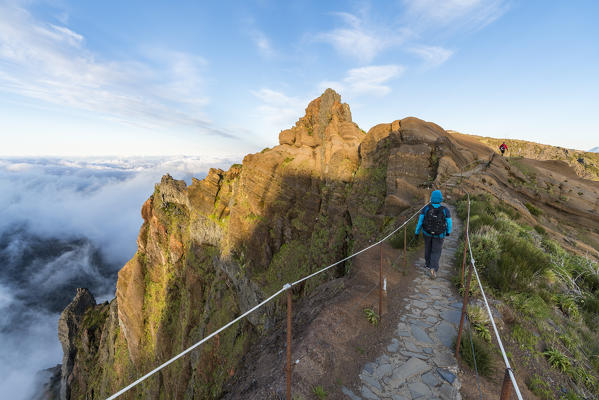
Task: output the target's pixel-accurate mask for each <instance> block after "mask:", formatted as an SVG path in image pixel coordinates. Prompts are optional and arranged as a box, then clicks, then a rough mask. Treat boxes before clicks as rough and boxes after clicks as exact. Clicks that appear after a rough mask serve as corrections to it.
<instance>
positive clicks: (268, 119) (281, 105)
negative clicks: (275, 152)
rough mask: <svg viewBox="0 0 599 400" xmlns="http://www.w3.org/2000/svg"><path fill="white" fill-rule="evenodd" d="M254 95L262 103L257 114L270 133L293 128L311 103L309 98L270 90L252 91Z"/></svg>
mask: <svg viewBox="0 0 599 400" xmlns="http://www.w3.org/2000/svg"><path fill="white" fill-rule="evenodd" d="M252 94H253V95H254V96H256V98H257V99H259V100H260V101H261V104H260V105H259V106H258V107H257V112H258V114H259V115H260V117H261V119H262V121H263V126H264V128H265V129H267V130H268V131H269V132H273V131H275V132H276V131H278V130H281V129H286V128H289V127H290V126H292V125H293V123H294V122H295V121H297V120H298V118H299V117H300V116H302V115H303V111H304V109H305V107H306V106H307V105H308V101H309V99H308V98H305V99H302V98H299V97H290V96H287V95H286V94H285V93H283V92H280V91H276V90H272V89H268V88H262V89H260V90H256V91H252Z"/></svg>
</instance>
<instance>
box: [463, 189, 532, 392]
mask: <svg viewBox="0 0 599 400" xmlns="http://www.w3.org/2000/svg"><path fill="white" fill-rule="evenodd" d="M468 204H470V194H469V193H468ZM469 217H470V208H468V218H469ZM466 229H468V227H467V228H466ZM466 238H467V239H468V251H469V252H470V262H471V263H472V268H473V269H474V274H475V275H476V281H477V282H478V287H479V288H480V292H481V294H482V295H483V300H484V301H485V307H486V308H487V313H488V314H489V318H490V320H491V325H493V331H495V337H496V338H497V343H499V348H500V349H501V354H502V356H503V361H504V362H505V366H506V368H507V370H508V373H509V374H510V379H511V380H512V385H513V387H514V390H515V391H516V395H517V396H518V399H519V400H522V394H521V393H520V389H519V388H518V383H517V382H516V377H515V376H514V373H513V372H512V367H511V366H510V361H509V360H508V358H507V354H505V349H504V348H503V343H502V342H501V338H500V337H499V331H498V330H497V325H495V320H494V319H493V314H492V313H491V307H489V302H488V301H487V296H486V295H485V290H484V289H483V285H482V284H481V283H480V278H479V277H478V271H477V270H476V264H475V263H474V256H473V255H472V246H471V245H470V235H468V234H467V235H466Z"/></svg>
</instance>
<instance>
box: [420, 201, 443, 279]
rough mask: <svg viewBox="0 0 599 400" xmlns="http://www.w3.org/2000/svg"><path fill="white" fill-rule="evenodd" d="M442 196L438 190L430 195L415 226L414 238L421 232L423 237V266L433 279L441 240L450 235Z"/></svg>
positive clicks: (436, 268) (441, 245)
mask: <svg viewBox="0 0 599 400" xmlns="http://www.w3.org/2000/svg"><path fill="white" fill-rule="evenodd" d="M442 201H443V195H442V194H441V191H440V190H435V191H434V192H433V193H431V202H430V203H429V204H427V205H426V207H424V208H423V209H422V211H421V212H420V217H419V218H418V225H417V226H416V232H415V233H416V238H418V234H419V233H420V231H421V230H422V234H423V236H424V266H425V267H426V268H429V269H430V274H431V277H433V278H435V277H436V275H437V271H438V270H439V259H440V258H441V250H442V249H443V238H445V236H449V234H450V233H451V214H450V213H449V210H448V209H447V207H445V206H442V205H441V202H442Z"/></svg>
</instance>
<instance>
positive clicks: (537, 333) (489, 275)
mask: <svg viewBox="0 0 599 400" xmlns="http://www.w3.org/2000/svg"><path fill="white" fill-rule="evenodd" d="M526 207H527V209H528V210H529V211H530V213H531V214H532V215H533V216H535V218H536V219H537V220H538V221H539V224H537V225H535V226H534V227H532V226H529V225H527V224H526V223H525V221H524V220H523V218H522V217H521V216H520V215H519V213H518V211H517V210H515V209H513V208H511V207H510V206H508V205H507V204H504V203H502V202H500V201H499V200H496V199H494V198H491V197H490V196H484V195H480V196H476V197H474V198H472V202H471V217H470V221H471V223H470V240H471V243H472V252H473V255H474V259H475V260H476V263H477V264H476V265H477V268H478V270H479V273H480V276H481V278H482V280H483V285H484V286H485V291H486V292H488V294H490V295H492V297H494V298H495V299H496V300H498V304H499V305H501V307H503V308H502V310H507V311H506V313H509V314H513V316H512V317H511V318H507V317H505V316H504V321H505V322H506V324H507V325H508V328H509V329H508V330H507V332H509V334H508V335H507V338H506V341H507V343H508V350H511V351H513V352H514V354H515V355H514V357H515V362H514V364H515V365H514V367H515V368H518V367H522V368H525V369H529V370H530V371H532V372H531V375H530V376H528V378H527V385H528V387H529V388H530V390H531V391H532V392H533V393H535V394H536V395H538V396H539V397H541V398H560V396H565V397H563V398H577V397H572V396H580V397H579V398H585V397H586V398H589V397H592V396H597V395H599V386H598V385H597V376H598V375H599V265H598V263H597V262H596V261H595V260H594V259H592V258H591V257H590V256H585V255H580V254H573V253H571V252H568V251H566V250H565V249H564V248H563V247H562V246H561V245H560V244H559V243H558V242H556V241H554V240H552V239H551V238H550V236H549V235H548V234H547V232H546V230H545V228H544V227H543V226H542V225H541V224H542V221H543V218H544V217H543V214H542V212H541V211H540V210H539V209H538V208H537V207H535V206H534V205H533V204H530V203H527V204H526ZM457 209H458V213H459V215H460V217H461V218H463V219H465V218H466V213H467V201H466V199H462V200H460V201H458V205H457ZM462 246H463V243H462ZM462 249H463V247H462ZM459 253H460V250H459V249H458V254H459ZM461 261H462V260H461V259H459V260H457V263H459V266H458V268H460V269H461ZM456 283H457V285H458V286H459V288H460V289H462V291H463V288H462V286H463V283H461V282H459V279H458V280H456ZM472 295H473V296H474V297H476V296H477V293H472ZM480 311H481V310H478V309H477V308H475V307H472V306H471V307H469V309H468V315H469V318H470V321H471V323H472V331H473V333H476V334H475V335H473V339H474V342H477V341H478V344H479V345H481V346H482V345H484V344H486V343H485V341H486V339H487V333H486V331H485V328H486V323H485V322H484V320H483V319H482V318H483V317H482V313H481V312H480ZM502 312H503V311H502ZM504 314H505V313H504ZM464 336H466V337H467V335H464ZM489 336H490V335H489ZM461 346H462V349H461V351H462V352H464V354H463V355H462V357H463V358H464V361H466V362H467V363H468V365H470V362H469V361H468V357H469V355H468V351H469V350H468V349H465V347H470V342H469V341H467V342H465V343H462V345H461ZM511 346H513V347H511ZM475 350H476V349H475ZM483 352H484V351H483ZM476 354H477V363H478V357H479V354H478V350H476ZM481 364H482V362H481ZM479 370H480V366H479ZM539 371H542V372H539ZM547 381H554V382H556V383H555V384H553V385H551V387H548V386H547V385H545V384H544V382H547Z"/></svg>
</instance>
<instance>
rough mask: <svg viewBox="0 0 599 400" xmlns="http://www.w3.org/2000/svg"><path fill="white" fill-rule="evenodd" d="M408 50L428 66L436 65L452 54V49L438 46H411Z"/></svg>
mask: <svg viewBox="0 0 599 400" xmlns="http://www.w3.org/2000/svg"><path fill="white" fill-rule="evenodd" d="M408 51H409V52H411V53H414V54H416V55H417V56H418V57H420V58H421V59H422V60H423V61H424V63H425V66H426V67H429V68H432V67H438V66H439V65H441V64H443V63H444V62H445V61H447V60H449V58H451V56H452V55H453V51H451V50H449V49H445V48H443V47H439V46H413V47H411V48H409V49H408Z"/></svg>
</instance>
